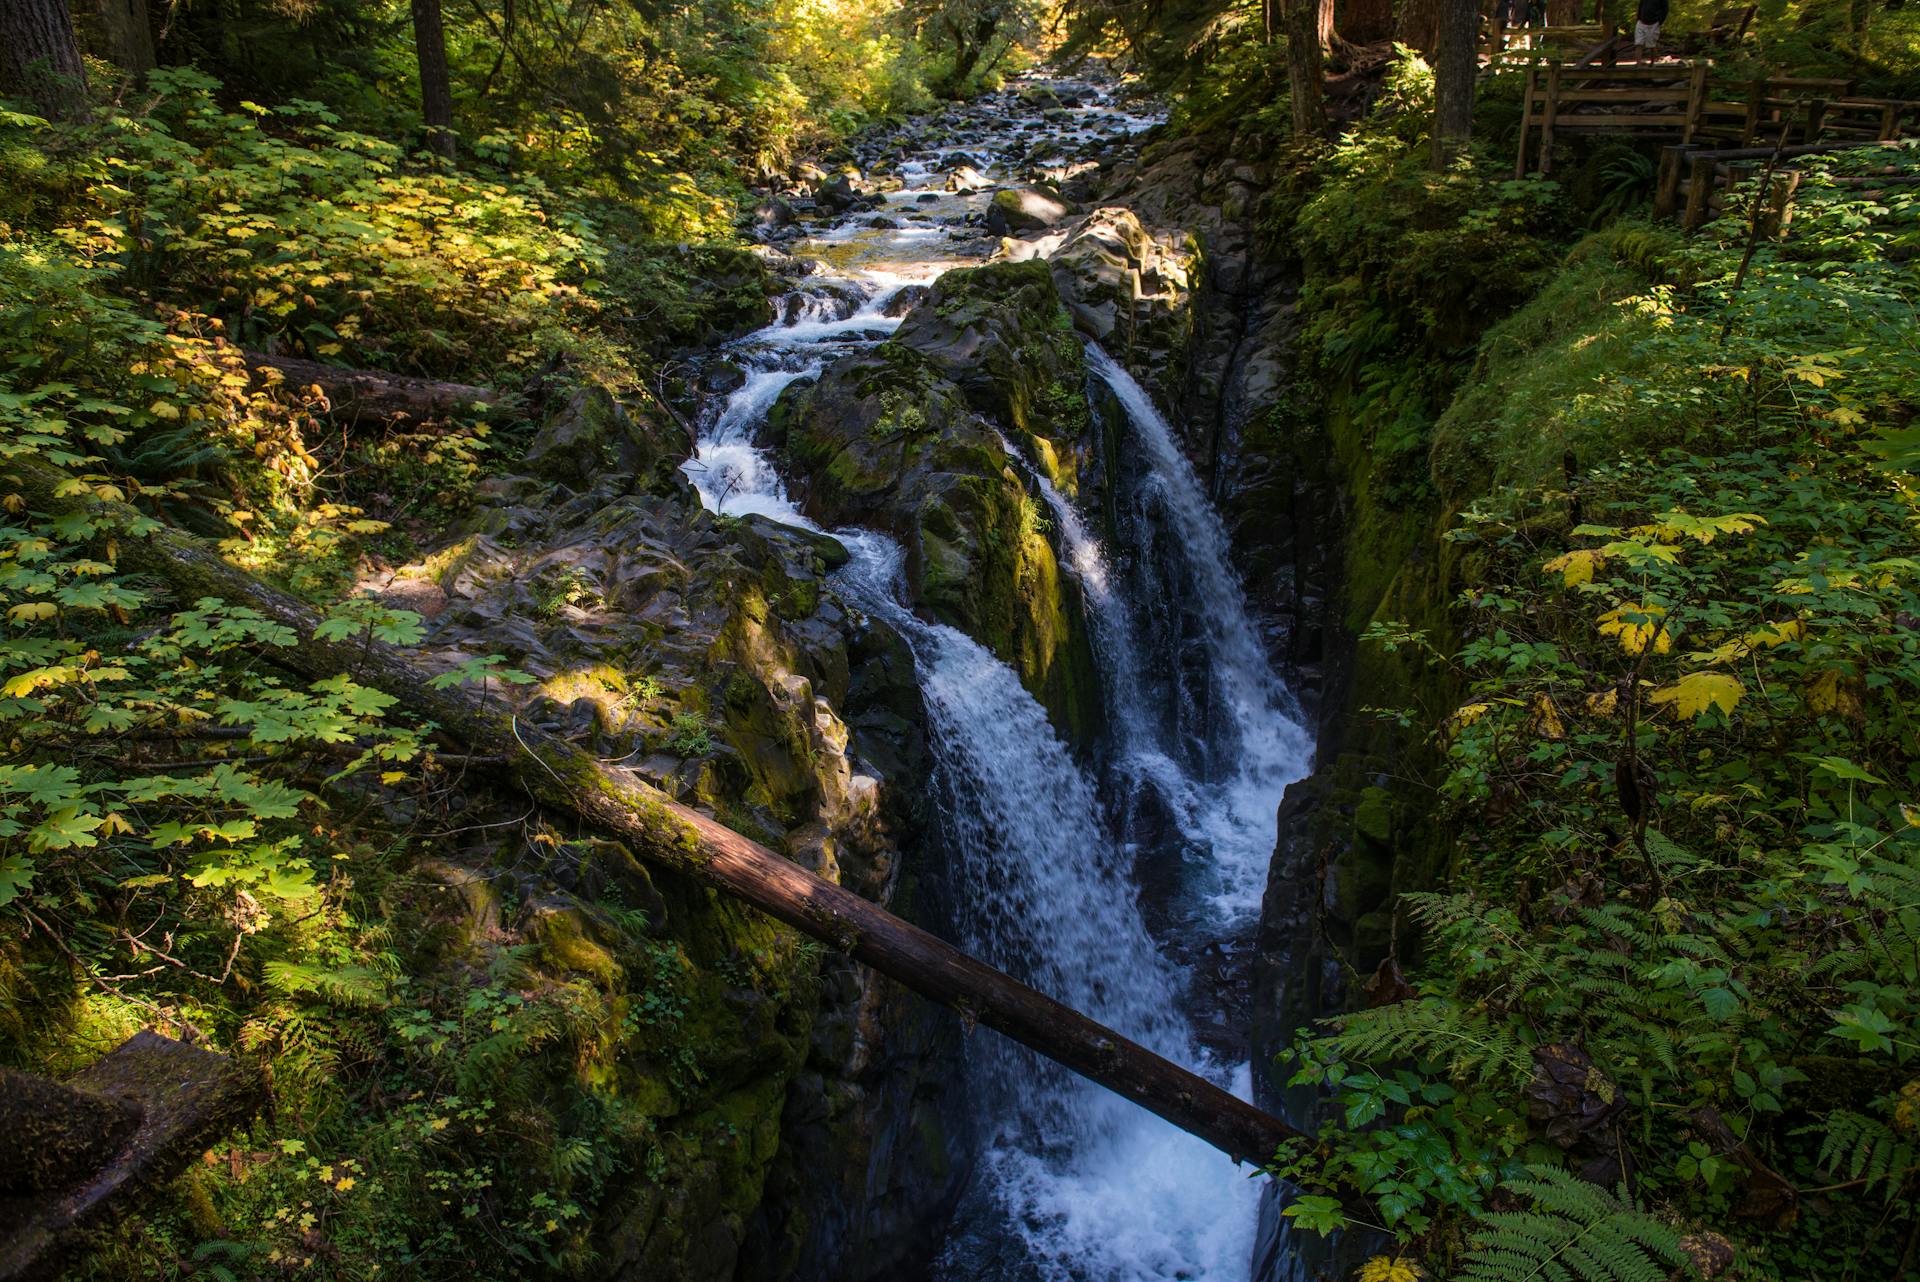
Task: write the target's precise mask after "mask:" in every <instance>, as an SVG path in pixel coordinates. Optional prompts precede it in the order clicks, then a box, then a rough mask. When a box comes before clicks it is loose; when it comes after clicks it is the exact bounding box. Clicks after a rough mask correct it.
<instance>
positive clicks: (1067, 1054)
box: [0, 456, 1301, 1162]
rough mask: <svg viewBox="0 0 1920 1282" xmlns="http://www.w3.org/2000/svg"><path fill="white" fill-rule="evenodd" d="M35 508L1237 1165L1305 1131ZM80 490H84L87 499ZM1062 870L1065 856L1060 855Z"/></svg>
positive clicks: (517, 733)
mask: <svg viewBox="0 0 1920 1282" xmlns="http://www.w3.org/2000/svg"><path fill="white" fill-rule="evenodd" d="M0 471H3V472H4V473H6V474H10V476H8V478H7V479H8V481H9V482H10V483H9V484H8V485H7V487H6V488H9V489H12V488H17V489H18V490H19V491H20V492H21V494H22V495H23V497H24V498H25V499H26V500H27V505H28V507H29V508H30V509H31V510H33V511H37V512H80V511H90V512H93V513H95V514H97V515H99V516H101V517H103V518H107V519H110V520H112V521H114V522H115V523H116V524H121V523H126V528H127V529H128V530H129V532H128V533H126V534H122V535H121V536H120V538H119V553H118V559H119V564H120V565H122V566H123V567H125V568H127V569H130V570H135V571H138V572H141V573H145V574H150V575H152V576H154V577H155V578H158V579H160V580H161V581H162V582H164V583H166V584H167V585H168V586H169V587H170V588H171V589H172V591H173V593H174V594H175V595H176V596H177V597H178V598H179V599H181V600H185V601H195V600H199V599H200V598H202V597H209V596H211V597H219V598H221V599H223V600H225V601H227V602H229V603H232V604H236V605H246V606H249V607H251V608H252V609H255V610H258V611H260V612H261V614H262V615H264V616H265V617H266V618H268V619H270V620H272V621H274V622H276V623H280V624H283V625H285V626H286V627H288V628H289V629H291V630H292V632H293V634H294V635H295V637H296V638H297V639H296V640H295V641H294V642H293V643H292V644H290V645H285V646H272V647H267V653H268V654H270V655H271V656H272V658H273V659H274V660H275V661H276V662H279V663H281V664H283V665H285V666H286V667H288V668H290V669H292V670H294V671H296V672H301V673H304V674H306V675H308V676H313V677H325V676H333V675H336V674H339V673H350V674H351V675H352V676H353V678H354V679H355V680H356V681H359V682H361V683H362V684H364V685H367V686H371V687H373V688H375V689H379V690H383V691H385V692H386V693H388V694H391V695H393V696H394V697H395V698H397V699H398V700H400V705H401V706H402V707H404V708H406V709H408V710H409V711H411V712H413V713H414V714H416V715H418V716H420V717H422V718H425V719H427V720H431V721H432V722H434V723H435V724H436V725H437V726H438V727H439V728H440V732H441V733H442V734H443V735H445V736H447V737H449V738H452V739H454V740H457V741H459V742H461V743H464V744H465V745H467V746H469V747H470V748H471V749H472V750H473V751H474V752H475V753H476V754H478V755H482V756H485V757H488V758H492V759H498V760H500V761H502V762H504V763H506V764H505V766H504V769H505V771H506V772H507V774H508V776H509V777H510V778H511V780H512V781H513V782H514V783H515V784H516V785H517V786H518V787H519V788H520V789H521V790H522V791H524V792H525V793H526V794H527V795H528V796H530V797H532V798H533V799H534V800H535V801H536V802H539V803H542V804H545V805H549V806H552V807H555V808H557V809H563V810H568V811H571V812H572V813H574V814H576V815H578V816H579V817H580V818H581V819H582V820H584V821H585V822H587V823H588V824H590V825H592V826H594V827H596V828H599V829H601V830H603V831H606V832H609V833H612V834H615V835H617V836H619V837H620V838H622V839H624V840H625V841H627V842H629V843H630V844H631V847H632V849H633V850H634V852H635V853H636V854H638V855H639V856H641V857H642V858H645V859H647V860H649V861H650V862H652V863H655V864H657V865H659V866H661V867H664V868H668V869H671V870H673V871H675V872H678V873H682V874H684V875H686V876H689V877H692V878H694V879H695V880H697V881H700V882H704V883H705V884H707V885H709V886H713V887H715V888H716V889H718V890H721V891H723V892H724V893H726V894H728V895H731V896H733V897H735V898H738V899H741V900H744V901H745V902H747V903H749V904H751V905H753V906H754V907H756V908H758V909H760V910H761V911H763V912H765V913H767V914H768V915H770V916H772V917H775V918H777V919H778V920H780V921H783V922H785V923H787V924H788V925H790V926H792V927H794V928H795V929H797V930H800V931H802V932H804V933H806V934H808V935H811V936H813V937H814V938H816V939H820V940H823V941H825V942H826V943H828V944H830V945H831V946H833V947H835V948H838V949H841V950H842V951H844V952H846V953H848V954H849V955H851V956H853V957H854V958H856V959H858V960H859V961H862V962H864V963H865V964H867V965H868V966H871V967H872V968H873V969H874V970H877V971H879V972H880V973H881V974H883V975H887V976H889V977H891V978H893V979H895V980H898V981H899V982H900V983H902V984H904V985H906V986H907V987H908V988H910V989H912V990H913V991H915V992H917V993H919V994H921V995H922V996H924V997H927V998H929V999H931V1000H933V1001H936V1002H939V1003H940V1004H941V1005H943V1006H947V1007H949V1008H951V1009H954V1010H957V1011H959V1012H960V1013H962V1014H963V1015H965V1016H966V1017H967V1018H969V1019H972V1020H978V1021H979V1022H980V1023H982V1024H985V1025H987V1026H988V1027H989V1028H994V1029H998V1030H999V1031H1000V1032H1002V1033H1005V1034H1006V1035H1007V1036H1009V1037H1011V1038H1013V1039H1014V1040H1015V1041H1017V1042H1020V1043H1021V1044H1022V1045H1025V1046H1029V1047H1031V1048H1033V1049H1034V1050H1036V1051H1038V1052H1040V1053H1041V1054H1042V1055H1045V1056H1047V1057H1048V1058H1050V1059H1052V1060H1054V1061H1056V1062H1057V1063H1060V1064H1063V1065H1065V1066H1066V1067H1068V1068H1070V1069H1072V1070H1073V1071H1075V1072H1077V1073H1080V1074H1081V1075H1083V1076H1085V1077H1087V1078H1088V1079H1090V1080H1092V1081H1094V1082H1096V1083H1098V1084H1100V1085H1101V1086H1104V1087H1106V1088H1107V1089H1108V1090H1111V1091H1114V1092H1115V1093H1117V1094H1119V1095H1122V1096H1124V1097H1125V1098H1127V1099H1130V1100H1132V1101H1133V1102H1134V1103H1136V1104H1139V1105H1140V1106H1141V1107H1143V1108H1147V1109H1150V1110H1151V1111H1153V1112H1154V1113H1157V1114H1159V1115H1160V1116H1161V1117H1163V1118H1165V1119H1166V1120H1167V1121H1169V1122H1171V1123H1172V1124H1173V1125H1175V1126H1177V1127H1179V1128H1180V1129H1182V1130H1184V1131H1187V1132H1189V1133H1190V1134H1192V1135H1195V1136H1198V1137H1199V1138H1200V1139H1203V1140H1205V1141H1206V1142H1207V1143H1209V1144H1212V1145H1213V1146H1215V1147H1216V1148H1218V1149H1220V1150H1221V1151H1223V1152H1225V1153H1226V1154H1228V1155H1229V1156H1231V1157H1233V1158H1234V1159H1236V1160H1239V1161H1251V1162H1264V1161H1268V1160H1270V1159H1271V1158H1272V1157H1273V1154H1274V1151H1275V1149H1276V1148H1277V1147H1278V1146H1279V1145H1280V1144H1281V1143H1283V1142H1284V1141H1286V1140H1288V1139H1291V1138H1297V1137H1300V1135H1301V1133H1300V1132H1298V1131H1296V1130H1294V1129H1293V1128H1292V1127H1290V1126H1288V1125H1287V1124H1286V1123H1285V1122H1283V1121H1281V1120H1280V1119H1278V1118H1276V1117H1273V1116H1271V1115H1269V1114H1267V1113H1265V1112H1262V1111H1261V1110H1260V1109H1258V1108H1255V1107H1254V1106H1253V1105H1251V1104H1248V1103H1246V1102H1245V1101H1243V1100H1240V1099H1236V1098H1235V1097H1234V1096H1232V1095H1231V1094H1229V1093H1228V1092H1226V1091H1224V1090H1222V1089H1221V1088H1220V1087H1218V1086H1215V1085H1214V1084H1213V1083H1212V1082H1210V1081H1208V1080H1206V1079H1205V1078H1203V1077H1200V1076H1198V1075H1197V1074H1194V1073H1191V1072H1188V1071H1187V1070H1186V1069H1184V1068H1181V1067H1179V1066H1178V1065H1176V1064H1173V1063H1171V1062H1169V1061H1167V1060H1165V1059H1162V1058H1161V1057H1160V1056H1158V1055H1156V1054H1154V1053H1153V1052H1152V1051H1150V1050H1147V1049H1146V1048H1145V1047H1143V1046H1140V1045H1138V1044H1137V1043H1134V1042H1132V1041H1129V1040H1128V1039H1126V1038H1125V1037H1122V1036H1121V1035H1120V1034H1119V1033H1116V1032H1114V1031H1113V1030H1112V1029H1109V1028H1104V1027H1102V1026H1101V1025H1099V1024H1096V1023H1094V1022H1093V1021H1092V1020H1090V1019H1088V1018H1087V1017H1086V1016H1084V1015H1082V1014H1080V1013H1079V1012H1078V1011H1075V1010H1073V1009H1072V1008H1071V1007H1068V1006H1065V1005H1063V1004H1061V1003H1060V1002H1057V1001H1054V1000H1053V999H1052V998H1050V997H1047V996H1045V995H1044V994H1042V993H1039V992H1036V991H1035V990H1033V989H1031V988H1029V987H1027V986H1026V985H1025V984H1022V983H1020V982H1019V981H1018V980H1015V979H1013V978H1011V977H1010V976H1008V975H1006V974H1003V973H1002V972H1000V971H997V970H995V969H993V968H992V967H991V966H988V965H986V964H985V963H983V962H981V961H978V960H976V959H975V958H973V957H970V956H968V955H967V954H966V953H963V952H961V951H960V950H959V949H957V948H955V947H953V946H952V945H951V944H948V943H945V942H944V941H942V940H940V939H937V938H935V937H934V936H932V935H930V934H928V933H927V932H926V931H923V930H921V929H919V928H918V927H917V926H913V925H911V924H909V923H907V922H904V921H902V920H900V919H899V918H897V917H895V916H893V915H892V914H890V913H888V912H887V911H885V910H884V909H882V908H880V907H879V906H878V905H875V904H872V903H870V902H868V901H867V900H865V899H862V898H861V897H860V896H858V895H856V894H854V893H853V892H852V891H850V890H846V889H844V888H842V887H840V886H838V885H836V884H834V883H833V882H831V881H828V880H826V879H825V878H822V877H818V876H815V875H814V874H813V873H810V872H808V871H807V870H806V869H804V868H802V867H800V866H799V865H798V864H795V863H793V862H791V861H790V860H787V859H783V858H781V857H780V856H779V855H777V854H775V853H774V852H773V851H771V850H768V849H766V848H765V847H764V846H760V845H757V844H755V843H754V842H752V841H749V840H748V839H747V838H745V837H742V836H741V835H740V834H739V833H736V832H734V831H732V830H731V829H729V828H726V827H723V826H722V825H721V824H719V823H718V822H716V821H715V820H713V819H710V818H708V817H707V816H705V815H702V814H700V813H698V812H697V811H694V810H691V809H689V808H687V807H685V806H682V805H680V804H679V803H677V802H675V801H673V800H671V799H669V798H668V797H667V796H666V795H665V794H663V793H661V792H660V791H658V790H657V789H655V788H653V787H652V786H651V785H649V784H647V783H646V782H645V781H643V780H642V779H641V778H640V777H639V776H638V775H636V774H634V773H633V772H632V771H630V770H627V769H625V768H623V767H619V766H612V765H608V764H606V763H603V762H601V761H599V760H597V759H596V758H595V757H594V756H593V755H592V754H590V753H587V752H582V751H581V750H580V749H578V748H576V747H574V746H573V745H572V744H571V743H569V742H567V741H565V740H563V739H560V738H557V737H555V736H553V735H549V734H547V733H545V732H543V731H541V730H538V729H536V728H534V727H532V726H529V725H525V724H523V723H521V722H520V721H519V720H518V719H517V718H516V717H515V715H514V714H513V711H512V709H511V708H509V707H506V706H504V705H503V704H502V702H501V701H500V700H498V699H494V700H487V699H485V698H484V697H476V696H475V695H472V694H470V693H468V692H466V691H464V690H461V689H458V688H453V689H435V688H434V686H433V685H432V683H431V678H430V674H429V673H427V672H426V671H424V670H422V669H421V668H419V667H416V666H415V665H414V664H413V663H412V662H411V661H410V660H409V659H408V658H407V657H406V656H404V655H402V654H401V653H400V652H399V651H397V650H394V649H393V648H392V647H390V646H387V645H384V644H382V643H379V642H376V641H372V640H371V639H362V638H349V639H347V640H344V641H321V640H319V639H317V638H315V636H314V634H313V633H314V627H315V626H316V624H317V623H318V622H319V619H318V617H317V616H316V615H315V614H314V613H313V611H312V610H310V609H308V608H307V607H306V606H305V605H302V604H301V603H300V602H298V601H296V600H294V599H293V598H292V597H289V596H287V595H286V594H284V593H282V592H279V591H277V590H275V589H273V588H270V587H268V586H267V585H266V584H264V583H261V582H260V581H259V580H258V579H255V578H253V577H252V576H251V575H249V574H247V573H246V572H245V571H243V570H239V569H236V568H235V567H233V566H231V565H229V564H227V563H226V562H225V561H223V560H221V559H220V557H219V556H218V555H216V554H215V553H214V552H212V551H211V550H209V549H208V548H207V547H206V546H204V545H203V544H201V543H200V542H199V541H197V540H195V539H191V538H189V537H187V536H186V535H183V534H181V533H179V532H178V531H175V530H172V529H169V528H168V527H166V526H164V525H159V526H157V527H156V525H155V523H154V522H151V521H147V522H145V524H146V526H148V527H150V528H149V529H148V530H147V531H146V532H143V533H140V534H134V533H131V530H132V529H133V528H135V527H134V526H132V525H131V524H130V522H131V520H132V519H133V518H135V517H137V516H138V515H139V514H138V513H137V512H136V511H135V510H134V509H133V508H131V507H129V506H127V505H125V504H121V503H102V502H100V501H98V500H95V499H93V498H91V497H89V496H73V495H62V494H61V490H62V487H63V486H64V485H67V484H68V483H69V478H68V476H67V475H66V474H65V473H63V472H61V471H60V470H59V469H57V468H54V467H51V466H49V465H47V464H45V463H42V462H40V461H39V460H37V459H34V458H32V457H30V456H22V457H17V458H14V459H10V460H8V461H7V462H6V463H5V464H4V467H3V468H0ZM82 488H84V487H82ZM1061 853H1062V857H1063V858H1070V857H1072V852H1069V851H1063V852H1061Z"/></svg>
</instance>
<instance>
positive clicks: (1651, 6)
mask: <svg viewBox="0 0 1920 1282" xmlns="http://www.w3.org/2000/svg"><path fill="white" fill-rule="evenodd" d="M1634 18H1635V21H1634V24H1633V60H1634V61H1635V62H1652V61H1653V60H1654V59H1655V58H1657V57H1658V56H1659V55H1658V54H1657V53H1656V52H1655V51H1654V50H1655V47H1656V46H1658V45H1659V43H1660V24H1661V23H1663V22H1665V21H1666V20H1667V0H1640V9H1639V12H1638V13H1636V14H1635V15H1634Z"/></svg>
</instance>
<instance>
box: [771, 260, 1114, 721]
mask: <svg viewBox="0 0 1920 1282" xmlns="http://www.w3.org/2000/svg"><path fill="white" fill-rule="evenodd" d="M1084 361H1085V358H1084V355H1083V353H1082V352H1081V349H1080V345H1079V341H1078V340H1077V339H1076V338H1075V337H1074V335H1073V333H1072V329H1071V324H1070V322H1069V320H1068V318H1067V315H1066V313H1065V311H1064V310H1063V309H1062V307H1061V304H1060V299H1059V296H1058V294H1057V293H1056V292H1055V290H1054V286H1053V282H1052V279H1051V277H1050V275H1049V273H1048V272H1047V270H1046V268H1045V267H1044V266H1043V265H1041V264H1038V263H1030V264H1010V263H1009V264H995V265H992V266H988V267H982V268H975V269H971V270H966V271H957V272H949V273H948V274H947V275H945V276H943V277H941V279H940V280H939V281H938V282H937V283H936V284H935V285H934V287H933V289H932V291H931V293H930V294H929V295H928V296H927V297H926V298H925V299H924V300H923V301H922V302H921V303H920V304H919V305H918V306H916V307H915V308H914V310H913V311H912V312H911V313H910V314H909V315H908V317H907V319H906V321H905V323H904V324H903V325H902V326H901V327H900V330H899V331H898V333H897V334H896V335H895V336H894V338H893V339H892V340H891V341H888V342H885V343H882V344H880V345H879V346H877V347H875V348H873V349H872V350H870V351H868V352H863V353H859V354H856V355H853V356H849V357H846V358H844V359H842V360H840V361H838V362H836V363H835V364H834V365H832V366H831V367H829V368H828V369H827V370H826V371H825V372H824V373H823V374H822V375H821V377H820V379H819V381H818V382H817V383H815V384H813V385H810V386H804V387H796V388H795V389H794V390H792V391H790V392H789V393H788V394H787V396H786V397H785V398H783V400H782V403H781V406H780V408H779V410H778V411H777V412H776V414H775V415H774V418H773V427H774V431H775V433H776V435H777V436H779V437H780V439H778V440H776V441H775V443H776V444H783V445H784V446H785V448H786V452H787V455H788V457H789V458H790V459H791V460H792V463H793V470H794V473H795V475H796V478H797V482H796V483H797V486H798V488H799V491H800V497H801V499H802V502H803V504H804V506H805V508H806V510H807V512H808V513H809V515H811V516H813V517H814V519H816V520H818V521H820V522H821V523H822V524H825V525H830V526H833V525H865V526H872V527H877V528H880V529H883V530H887V531H889V532H891V533H892V534H894V535H895V537H897V538H899V539H900V540H901V542H902V543H903V544H904V545H905V547H906V550H907V574H908V579H909V584H910V588H911V590H912V592H913V595H914V599H915V600H916V601H917V602H918V603H919V604H921V605H923V606H925V607H926V608H927V609H928V610H929V611H930V612H931V613H932V614H933V615H934V616H935V617H937V618H939V619H941V620H942V621H943V622H947V623H950V624H952V625H953V626H955V627H957V628H959V629H961V630H962V631H964V632H966V633H967V634H968V635H970V636H973V637H975V638H977V639H979V640H980V641H981V642H982V643H983V644H985V645H987V646H988V647H989V648H990V649H992V650H993V651H994V653H995V654H997V655H999V656H1000V657H1001V658H1002V659H1004V660H1006V661H1007V662H1008V663H1009V664H1011V665H1013V666H1014V668H1015V669H1016V670H1018V671H1019V672H1020V674H1021V678H1022V680H1023V682H1024V683H1025V684H1026V686H1027V688H1028V689H1029V690H1031V691H1032V692H1033V694H1034V696H1035V697H1036V698H1038V699H1039V700H1040V701H1041V702H1042V703H1043V704H1044V705H1045V706H1046V707H1047V709H1048V711H1049V712H1050V713H1051V714H1052V715H1053V718H1054V722H1055V724H1056V725H1057V726H1059V727H1060V728H1061V730H1062V733H1063V734H1064V735H1065V736H1066V737H1067V738H1068V739H1069V741H1070V742H1072V743H1074V744H1076V745H1078V746H1085V745H1087V744H1089V743H1091V741H1092V738H1093V736H1094V734H1095V732H1096V729H1097V724H1098V719H1099V717H1100V715H1101V714H1100V708H1101V694H1100V687H1099V683H1098V677H1097V675H1096V673H1095V670H1094V666H1093V654H1092V650H1091V647H1090V642H1089V639H1088V638H1089V633H1088V629H1087V627H1086V623H1085V618H1084V614H1083V611H1082V607H1081V603H1080V601H1079V598H1078V596H1077V595H1076V594H1075V593H1073V592H1072V591H1070V590H1069V588H1068V585H1067V582H1066V577H1065V575H1064V573H1063V572H1062V570H1061V568H1060V565H1059V562H1058V560H1057V559H1056V557H1055V555H1054V552H1053V548H1052V546H1051V545H1050V544H1049V543H1048V541H1047V537H1046V531H1045V524H1044V521H1043V520H1042V519H1041V510H1040V508H1039V507H1038V506H1037V501H1036V500H1035V499H1034V498H1033V497H1032V496H1030V495H1029V494H1028V493H1027V491H1026V488H1025V486H1024V485H1023V484H1022V483H1021V480H1020V476H1019V474H1018V472H1017V470H1016V469H1015V468H1014V467H1013V466H1012V461H1011V460H1010V459H1009V457H1008V455H1007V449H1006V445H1005V444H1004V443H1003V441H1004V436H1013V437H1017V438H1021V439H1023V440H1024V441H1025V442H1026V444H1027V445H1028V447H1029V452H1030V453H1031V454H1032V455H1033V456H1034V457H1036V458H1037V459H1039V460H1040V461H1041V464H1042V466H1044V467H1046V468H1047V470H1048V471H1049V472H1050V473H1051V474H1052V476H1053V479H1054V481H1055V484H1056V485H1058V486H1059V488H1060V489H1061V490H1062V491H1063V492H1066V493H1069V494H1071V493H1075V492H1077V491H1078V490H1079V489H1080V487H1081V484H1082V481H1083V479H1086V478H1085V477H1084V476H1083V469H1084V468H1085V467H1086V460H1087V459H1089V458H1090V457H1091V445H1092V441H1091V426H1090V418H1089V415H1088V413H1087V409H1086V402H1085V396H1084V391H1083V387H1084V382H1085V377H1086V374H1085V363H1084ZM1003 434H1004V436H1003Z"/></svg>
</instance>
